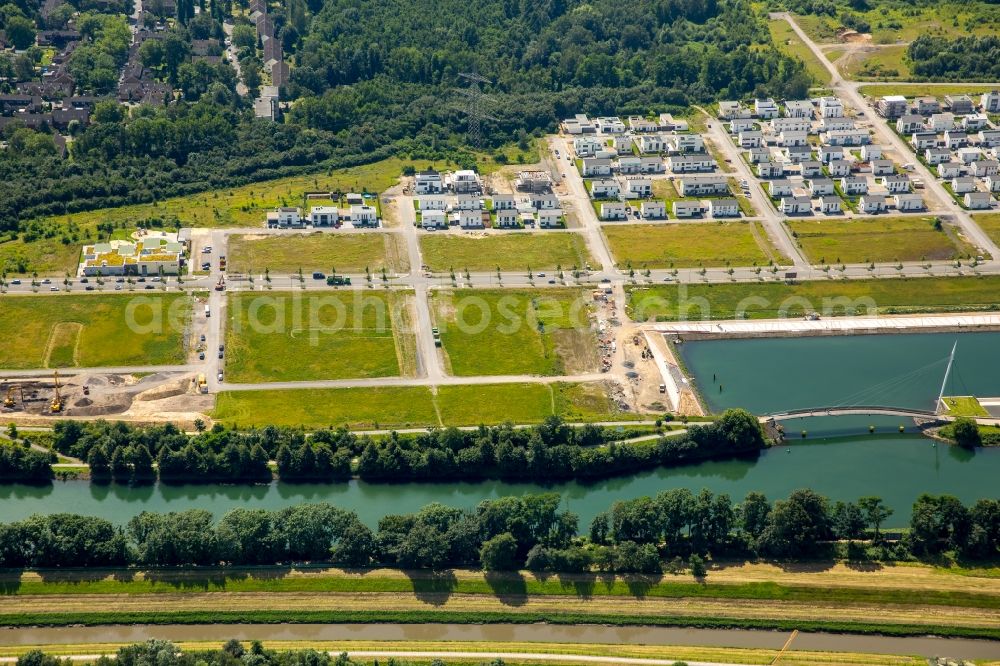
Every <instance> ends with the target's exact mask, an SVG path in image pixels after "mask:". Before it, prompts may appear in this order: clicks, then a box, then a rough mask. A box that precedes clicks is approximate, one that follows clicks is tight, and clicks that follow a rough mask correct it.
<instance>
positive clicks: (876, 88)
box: [858, 83, 996, 98]
mask: <svg viewBox="0 0 1000 666" xmlns="http://www.w3.org/2000/svg"><path fill="white" fill-rule="evenodd" d="M995 89H996V86H992V85H988V84H977V83H953V84H943V85H941V84H934V85H927V84H924V83H872V84H868V85H863V86H861V87H859V88H858V90H859V91H860V92H861V93H862V94H864V95H868V96H869V97H882V96H883V95H904V96H906V97H922V96H924V95H932V96H934V97H938V98H942V97H944V96H945V95H961V94H969V95H975V94H980V93H984V92H989V91H991V90H995Z"/></svg>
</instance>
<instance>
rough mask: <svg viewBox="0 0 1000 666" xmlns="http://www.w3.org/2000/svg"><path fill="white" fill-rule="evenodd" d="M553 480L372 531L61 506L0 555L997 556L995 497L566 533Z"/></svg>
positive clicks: (617, 510)
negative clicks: (894, 527)
mask: <svg viewBox="0 0 1000 666" xmlns="http://www.w3.org/2000/svg"><path fill="white" fill-rule="evenodd" d="M562 506H563V502H562V498H561V497H560V496H559V495H558V494H555V493H546V494H538V495H524V496H521V497H502V498H499V499H495V500H484V501H482V502H480V503H479V504H478V505H477V506H476V507H475V508H473V509H468V510H467V509H459V508H453V507H447V506H444V505H442V504H430V505H427V506H425V507H423V508H422V509H420V510H419V511H417V512H416V513H410V514H399V515H387V516H385V517H383V518H382V519H381V520H380V521H379V522H378V527H377V530H375V531H372V530H371V529H370V528H369V527H368V526H366V525H365V524H364V523H363V522H361V520H360V519H359V518H358V516H357V514H355V513H353V512H349V511H344V510H342V509H338V508H336V507H334V506H331V505H329V504H301V505H297V506H293V507H289V508H285V509H281V510H278V511H266V510H263V509H245V508H238V509H233V510H231V511H229V512H228V513H226V514H225V515H224V516H223V517H222V518H221V519H220V520H218V521H217V522H216V521H215V520H214V519H213V517H212V514H211V513H209V512H208V511H204V510H200V509H192V510H188V511H181V512H173V513H149V512H144V513H141V514H139V515H138V516H136V517H135V518H133V519H132V520H131V521H129V523H128V525H127V526H126V527H125V528H124V529H122V528H118V527H116V526H114V525H113V524H112V523H110V522H109V521H107V520H104V519H102V518H95V517H86V516H78V515H72V514H52V515H48V516H32V517H30V518H28V519H26V520H23V521H20V522H14V523H7V524H0V567H100V566H122V565H137V566H148V567H155V566H175V565H214V564H232V565H250V564H253V565H263V564H276V563H286V562H298V561H314V562H331V563H333V564H336V565H339V566H344V567H371V566H391V567H399V568H404V569H432V570H440V569H445V568H451V567H481V568H483V569H486V570H509V569H522V568H527V569H530V570H534V571H556V572H558V571H563V572H583V571H593V570H599V571H608V572H623V573H625V572H641V573H649V574H655V573H659V572H661V571H662V570H663V569H662V568H663V564H664V561H665V560H669V559H670V558H681V557H688V558H689V561H691V562H700V561H701V559H700V558H701V557H703V556H711V557H713V558H716V559H720V558H745V557H769V558H780V559H791V560H795V559H808V558H819V557H834V556H843V557H849V558H852V559H911V558H915V557H916V558H921V557H936V556H938V555H940V554H941V553H944V552H951V553H953V554H955V555H957V556H959V557H962V558H967V559H982V560H989V559H993V558H996V557H997V556H998V555H1000V501H998V500H995V499H981V500H978V501H977V502H975V503H974V504H973V505H972V506H965V505H963V504H962V503H961V502H960V501H959V500H957V499H956V498H954V497H950V496H931V495H922V496H921V497H920V498H919V499H918V500H917V501H916V503H915V504H914V505H913V513H912V518H911V520H910V529H909V530H907V531H906V532H905V533H904V534H903V536H902V537H901V538H894V539H893V540H891V541H887V540H885V537H884V534H883V532H882V525H883V524H884V522H885V520H886V519H887V518H888V517H890V516H891V515H892V511H891V510H890V509H888V508H887V507H886V506H885V504H884V503H883V502H882V500H881V499H880V498H878V497H865V498H861V499H860V500H859V501H858V502H836V503H831V502H830V501H829V500H827V499H826V498H824V497H822V496H821V495H818V494H817V493H815V492H813V491H811V490H797V491H795V492H793V493H792V494H791V495H790V496H789V497H788V498H787V499H782V500H777V501H775V502H773V503H772V502H769V501H768V500H767V499H766V498H765V497H764V496H763V495H761V494H759V493H750V494H748V495H747V497H746V498H745V499H744V501H743V502H741V503H738V504H734V503H733V502H732V501H731V500H730V498H729V496H728V495H714V494H712V493H711V492H709V491H708V490H702V491H701V492H700V493H698V494H697V495H695V494H693V493H691V492H690V491H688V490H686V489H674V490H668V491H664V492H662V493H660V494H659V495H657V496H655V497H640V498H638V499H634V500H629V501H624V502H616V503H615V504H614V505H613V506H612V507H610V508H609V509H608V510H607V511H606V512H604V513H601V514H599V515H598V516H596V517H595V518H594V520H593V521H592V522H591V524H590V527H589V530H588V532H587V534H586V535H585V536H580V535H579V528H580V526H579V521H578V518H577V516H576V515H575V514H573V513H571V512H569V511H567V510H565V509H563V508H562Z"/></svg>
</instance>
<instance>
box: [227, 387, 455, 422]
mask: <svg viewBox="0 0 1000 666" xmlns="http://www.w3.org/2000/svg"><path fill="white" fill-rule="evenodd" d="M212 418H213V419H215V420H216V421H221V422H223V423H226V424H229V425H239V426H241V427H249V426H265V425H269V424H274V425H279V426H304V427H306V428H325V427H327V426H333V427H338V426H341V425H345V426H347V427H349V428H353V429H356V430H370V429H378V428H409V427H424V426H434V425H438V417H437V413H436V412H435V411H434V403H433V401H432V400H431V391H430V389H429V388H427V387H424V386H385V387H375V388H349V389H295V390H289V391H232V392H228V393H226V392H223V393H220V394H219V395H218V397H217V398H216V401H215V411H214V412H213V413H212Z"/></svg>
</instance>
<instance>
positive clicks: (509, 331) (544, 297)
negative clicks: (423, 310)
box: [431, 289, 598, 376]
mask: <svg viewBox="0 0 1000 666" xmlns="http://www.w3.org/2000/svg"><path fill="white" fill-rule="evenodd" d="M431 309H432V312H433V315H434V320H435V325H436V326H438V327H439V328H440V331H441V340H442V342H443V352H444V357H445V363H446V367H447V368H448V369H449V371H450V372H451V373H452V374H453V375H457V376H475V375H522V374H528V375H560V374H568V373H574V372H586V371H593V370H595V369H596V365H597V361H598V359H597V350H596V344H595V336H594V333H593V332H592V331H591V330H590V321H589V318H588V313H589V312H590V305H589V301H587V300H586V292H584V291H581V290H576V289H545V290H539V291H534V290H529V289H503V290H481V289H476V290H471V289H466V290H457V291H451V290H449V291H438V292H435V293H434V294H433V295H432V297H431Z"/></svg>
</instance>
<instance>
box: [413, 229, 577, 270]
mask: <svg viewBox="0 0 1000 666" xmlns="http://www.w3.org/2000/svg"><path fill="white" fill-rule="evenodd" d="M420 249H421V252H422V253H423V257H424V263H425V264H426V265H427V266H428V267H429V268H430V269H431V270H433V271H447V270H450V269H454V270H455V272H456V273H461V272H462V271H464V270H466V269H468V270H470V271H495V270H496V269H497V268H499V269H500V270H501V271H527V270H528V268H531V269H532V270H533V271H538V270H553V269H555V268H556V267H557V266H560V267H562V268H563V269H566V270H567V271H568V270H570V269H571V268H572V267H573V266H577V267H582V266H585V265H587V263H588V262H590V261H592V259H593V258H592V257H591V255H590V252H589V251H588V250H587V243H586V241H585V240H584V238H583V236H581V235H580V234H578V233H575V232H562V231H556V232H552V233H548V232H538V233H524V232H511V233H503V234H500V233H496V234H492V233H491V234H475V235H470V234H462V235H459V234H447V233H445V234H437V233H435V234H426V235H423V236H421V238H420Z"/></svg>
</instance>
